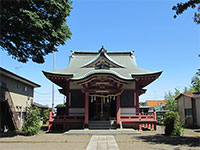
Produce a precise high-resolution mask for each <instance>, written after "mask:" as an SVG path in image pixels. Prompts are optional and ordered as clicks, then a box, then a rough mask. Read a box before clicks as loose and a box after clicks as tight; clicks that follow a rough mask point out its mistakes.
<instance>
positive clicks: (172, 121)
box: [164, 111, 183, 136]
mask: <svg viewBox="0 0 200 150" xmlns="http://www.w3.org/2000/svg"><path fill="white" fill-rule="evenodd" d="M164 125H165V135H173V136H180V135H181V133H182V131H183V129H182V123H181V121H180V116H179V113H178V112H173V111H170V112H167V113H166V114H165V119H164Z"/></svg>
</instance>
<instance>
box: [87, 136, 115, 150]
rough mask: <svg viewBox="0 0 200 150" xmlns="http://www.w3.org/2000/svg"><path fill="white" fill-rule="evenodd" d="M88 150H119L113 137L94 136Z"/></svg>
mask: <svg viewBox="0 0 200 150" xmlns="http://www.w3.org/2000/svg"><path fill="white" fill-rule="evenodd" d="M87 150H119V148H118V145H117V143H116V141H115V138H114V136H112V135H93V136H92V138H91V140H90V142H89V144H88V146H87Z"/></svg>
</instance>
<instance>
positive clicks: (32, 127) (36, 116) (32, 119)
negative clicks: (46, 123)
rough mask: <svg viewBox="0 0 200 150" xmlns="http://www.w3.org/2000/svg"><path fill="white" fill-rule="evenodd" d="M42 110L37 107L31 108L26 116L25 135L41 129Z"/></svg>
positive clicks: (35, 132)
mask: <svg viewBox="0 0 200 150" xmlns="http://www.w3.org/2000/svg"><path fill="white" fill-rule="evenodd" d="M40 121H41V117H40V110H39V109H38V108H35V107H31V108H29V111H28V113H27V116H26V120H25V123H24V126H23V128H22V131H23V132H24V134H25V135H29V136H30V135H35V134H37V133H38V131H39V130H40Z"/></svg>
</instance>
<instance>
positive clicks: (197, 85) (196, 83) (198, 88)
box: [191, 76, 200, 92]
mask: <svg viewBox="0 0 200 150" xmlns="http://www.w3.org/2000/svg"><path fill="white" fill-rule="evenodd" d="M191 84H192V88H193V91H194V92H200V78H199V77H198V76H194V77H193V78H192V82H191Z"/></svg>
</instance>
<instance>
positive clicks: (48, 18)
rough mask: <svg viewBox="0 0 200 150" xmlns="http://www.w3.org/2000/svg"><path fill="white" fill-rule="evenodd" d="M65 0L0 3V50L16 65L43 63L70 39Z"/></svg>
mask: <svg viewBox="0 0 200 150" xmlns="http://www.w3.org/2000/svg"><path fill="white" fill-rule="evenodd" d="M70 10H71V1H69V0H42V1H37V0H11V1H9V0H1V9H0V18H1V35H0V46H1V48H2V50H6V51H7V52H8V54H9V55H11V56H12V57H13V58H14V59H17V60H18V61H20V62H24V63H25V62H27V61H28V60H29V59H32V61H34V62H37V63H43V62H44V56H46V55H47V54H49V53H52V52H54V51H57V48H56V46H59V45H60V44H62V45H64V43H65V41H66V40H67V39H69V38H70V37H71V32H70V29H69V27H68V26H67V25H66V17H67V16H69V15H70Z"/></svg>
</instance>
